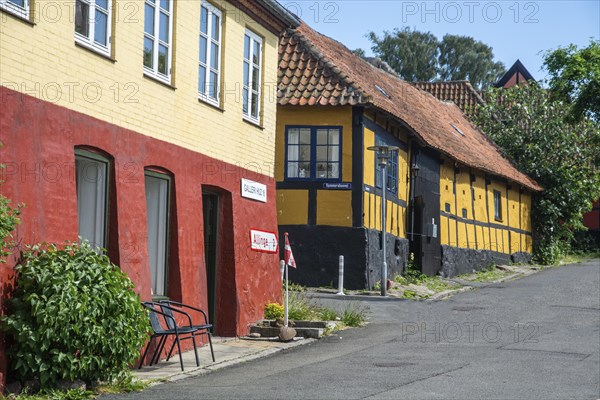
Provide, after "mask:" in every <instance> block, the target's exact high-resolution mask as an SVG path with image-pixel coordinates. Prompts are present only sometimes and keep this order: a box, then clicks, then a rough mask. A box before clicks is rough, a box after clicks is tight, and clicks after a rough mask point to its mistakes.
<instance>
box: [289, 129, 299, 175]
mask: <svg viewBox="0 0 600 400" xmlns="http://www.w3.org/2000/svg"><path fill="white" fill-rule="evenodd" d="M299 149H300V130H299V129H297V128H294V129H290V130H288V148H287V157H288V160H289V161H288V166H287V176H288V178H298V172H299V171H298V161H299V160H298V150H299Z"/></svg>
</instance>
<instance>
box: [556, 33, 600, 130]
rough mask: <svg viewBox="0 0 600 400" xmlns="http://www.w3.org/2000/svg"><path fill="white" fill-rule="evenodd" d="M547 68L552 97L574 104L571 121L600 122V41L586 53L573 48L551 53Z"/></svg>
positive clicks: (589, 47)
mask: <svg viewBox="0 0 600 400" xmlns="http://www.w3.org/2000/svg"><path fill="white" fill-rule="evenodd" d="M544 65H545V67H546V69H547V70H548V72H549V75H550V80H549V82H548V83H549V86H550V90H551V93H552V95H553V96H555V97H556V98H557V99H559V100H562V101H564V102H565V103H570V104H571V114H570V116H571V118H572V119H573V120H574V121H581V120H582V119H583V118H591V119H593V120H595V121H596V122H600V41H598V40H592V41H590V44H589V46H588V47H585V48H582V49H578V48H577V46H575V45H574V44H571V45H569V46H567V47H559V48H558V49H556V50H554V51H548V52H546V54H545V55H544Z"/></svg>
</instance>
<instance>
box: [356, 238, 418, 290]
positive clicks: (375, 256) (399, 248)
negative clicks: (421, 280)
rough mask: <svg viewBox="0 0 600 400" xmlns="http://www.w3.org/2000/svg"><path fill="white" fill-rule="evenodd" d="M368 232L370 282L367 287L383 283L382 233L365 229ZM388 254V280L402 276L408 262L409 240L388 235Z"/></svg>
mask: <svg viewBox="0 0 600 400" xmlns="http://www.w3.org/2000/svg"><path fill="white" fill-rule="evenodd" d="M365 231H366V232H367V259H368V260H369V264H368V269H369V270H368V276H367V278H368V282H367V287H373V285H374V284H375V283H377V282H379V281H381V265H382V263H383V262H382V256H383V251H382V249H381V231H376V230H373V229H365ZM386 253H387V259H386V262H387V269H388V273H387V275H388V279H393V278H394V276H396V275H402V274H403V273H404V269H405V268H406V263H407V261H408V240H407V239H404V238H399V237H397V236H394V235H390V234H387V235H386Z"/></svg>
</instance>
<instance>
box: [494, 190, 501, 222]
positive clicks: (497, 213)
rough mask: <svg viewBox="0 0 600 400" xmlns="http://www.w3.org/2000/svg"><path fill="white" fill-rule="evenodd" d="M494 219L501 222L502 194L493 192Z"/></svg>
mask: <svg viewBox="0 0 600 400" xmlns="http://www.w3.org/2000/svg"><path fill="white" fill-rule="evenodd" d="M494 219H495V220H496V221H502V193H500V192H499V191H498V190H494Z"/></svg>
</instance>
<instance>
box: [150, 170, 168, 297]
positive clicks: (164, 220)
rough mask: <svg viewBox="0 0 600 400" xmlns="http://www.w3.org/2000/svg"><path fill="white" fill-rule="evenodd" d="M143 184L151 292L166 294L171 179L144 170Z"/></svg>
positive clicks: (160, 294)
mask: <svg viewBox="0 0 600 400" xmlns="http://www.w3.org/2000/svg"><path fill="white" fill-rule="evenodd" d="M145 184H146V218H147V221H148V258H149V261H150V277H151V280H152V293H153V294H154V296H166V295H167V255H168V238H169V190H170V187H171V180H170V178H169V176H167V175H164V174H158V173H154V172H150V171H146V175H145Z"/></svg>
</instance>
